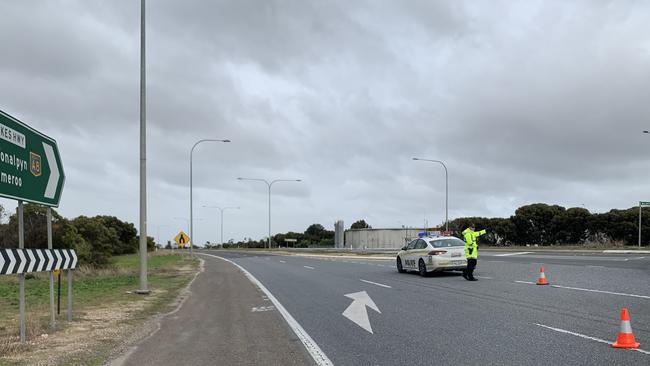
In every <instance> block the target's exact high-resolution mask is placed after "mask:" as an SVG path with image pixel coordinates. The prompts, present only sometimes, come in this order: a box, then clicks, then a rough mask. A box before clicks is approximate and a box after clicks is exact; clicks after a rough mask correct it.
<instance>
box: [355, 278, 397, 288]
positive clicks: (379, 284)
mask: <svg viewBox="0 0 650 366" xmlns="http://www.w3.org/2000/svg"><path fill="white" fill-rule="evenodd" d="M359 281H361V282H365V283H369V284H371V285H377V286H381V287H385V288H392V287H390V286H388V285H382V284H381V283H377V282H372V281H366V280H362V279H360V278H359Z"/></svg>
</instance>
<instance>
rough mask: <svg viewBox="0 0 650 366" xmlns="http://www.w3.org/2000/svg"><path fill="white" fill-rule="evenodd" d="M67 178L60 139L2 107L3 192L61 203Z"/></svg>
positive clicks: (48, 203)
mask: <svg viewBox="0 0 650 366" xmlns="http://www.w3.org/2000/svg"><path fill="white" fill-rule="evenodd" d="M64 181H65V174H63V165H62V164H61V157H60V156H59V149H58V148H57V146H56V141H54V140H53V139H51V138H49V137H47V136H45V135H43V134H42V133H40V132H38V131H36V130H34V129H32V128H31V127H29V126H27V125H26V124H24V123H22V122H20V121H19V120H17V119H15V118H13V117H11V116H10V115H8V114H6V113H4V112H2V111H0V196H3V197H7V198H13V199H16V200H23V201H29V202H34V203H39V204H42V205H46V206H53V207H57V206H58V205H59V200H60V199H61V191H63V183H64Z"/></svg>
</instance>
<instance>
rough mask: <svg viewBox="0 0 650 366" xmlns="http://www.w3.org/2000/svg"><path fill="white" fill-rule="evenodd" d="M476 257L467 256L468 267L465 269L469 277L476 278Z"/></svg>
mask: <svg viewBox="0 0 650 366" xmlns="http://www.w3.org/2000/svg"><path fill="white" fill-rule="evenodd" d="M476 262H477V260H476V258H467V269H466V270H465V276H466V277H467V278H474V268H476Z"/></svg>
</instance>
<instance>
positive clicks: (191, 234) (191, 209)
mask: <svg viewBox="0 0 650 366" xmlns="http://www.w3.org/2000/svg"><path fill="white" fill-rule="evenodd" d="M202 142H230V140H220V139H202V140H199V141H197V142H196V143H195V144H194V146H192V149H191V150H190V256H194V220H193V218H194V201H193V197H192V179H193V178H192V165H193V161H192V158H193V156H194V149H195V148H196V146H197V145H198V144H200V143H202Z"/></svg>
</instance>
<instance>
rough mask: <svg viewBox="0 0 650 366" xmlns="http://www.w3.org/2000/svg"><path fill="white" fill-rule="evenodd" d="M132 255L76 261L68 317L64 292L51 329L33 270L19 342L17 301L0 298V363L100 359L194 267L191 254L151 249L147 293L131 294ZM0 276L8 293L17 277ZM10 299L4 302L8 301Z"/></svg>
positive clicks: (44, 281)
mask: <svg viewBox="0 0 650 366" xmlns="http://www.w3.org/2000/svg"><path fill="white" fill-rule="evenodd" d="M132 257H133V256H126V257H124V258H118V260H117V261H116V263H115V265H113V266H111V267H108V268H102V269H94V268H89V267H80V268H78V269H77V270H75V273H74V281H75V282H74V294H73V295H74V308H73V310H74V318H73V319H74V321H73V322H70V323H69V322H67V321H66V314H67V313H66V306H67V300H66V297H65V293H64V294H63V295H62V298H61V316H60V317H57V330H56V331H52V330H51V329H50V326H49V300H48V299H49V295H47V293H48V292H49V290H47V288H48V282H49V281H48V278H49V276H48V274H36V275H35V276H33V278H32V279H31V280H29V281H27V282H29V286H26V291H27V295H28V296H27V299H28V301H27V310H28V313H27V323H26V334H27V340H28V342H27V343H26V344H24V345H23V344H21V343H20V339H19V328H18V325H19V323H18V311H17V307H16V308H11V309H6V307H3V306H2V305H3V302H5V301H6V300H5V299H0V365H61V364H66V365H68V364H74V365H99V364H102V362H103V360H104V359H105V358H106V357H107V356H108V355H109V354H110V353H111V352H112V351H113V350H114V349H115V347H118V346H119V344H120V342H123V340H124V339H125V338H128V337H132V336H133V335H134V334H135V333H136V332H135V330H136V328H134V327H136V326H140V325H142V323H143V322H145V321H146V320H147V319H148V318H149V317H150V316H152V315H154V314H156V313H159V312H162V311H166V308H167V306H168V304H170V303H171V302H172V300H174V299H175V298H176V297H177V295H178V293H179V290H180V289H181V288H183V287H185V285H186V284H187V283H188V282H189V280H190V279H191V278H192V277H193V275H194V274H195V273H196V271H197V265H196V261H195V260H190V259H188V258H180V257H178V256H174V257H170V256H166V255H152V256H150V263H152V267H153V268H152V269H151V270H150V272H149V284H150V288H151V290H152V293H151V294H150V295H148V296H141V295H136V294H134V292H133V291H134V290H135V289H136V288H137V274H138V270H137V266H136V267H134V266H133V264H134V263H137V260H133V258H132ZM2 280H3V281H2V282H0V290H1V289H2V287H3V286H5V287H9V290H10V291H9V292H8V293H11V292H12V291H13V289H14V288H13V287H12V286H15V285H16V282H17V280H16V279H15V278H14V279H2ZM62 281H63V282H62V285H63V286H62V290H65V287H67V286H66V285H67V283H66V282H64V277H63V278H62ZM44 288H45V291H43V289H44ZM55 289H56V283H55ZM5 290H6V288H5ZM30 291H31V293H30ZM55 291H56V290H55ZM34 292H36V295H37V296H34ZM62 292H63V291H62ZM5 293H7V291H5ZM29 295H32V296H29ZM14 302H15V301H12V302H7V304H9V305H10V306H9V307H14V305H15V304H14Z"/></svg>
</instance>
